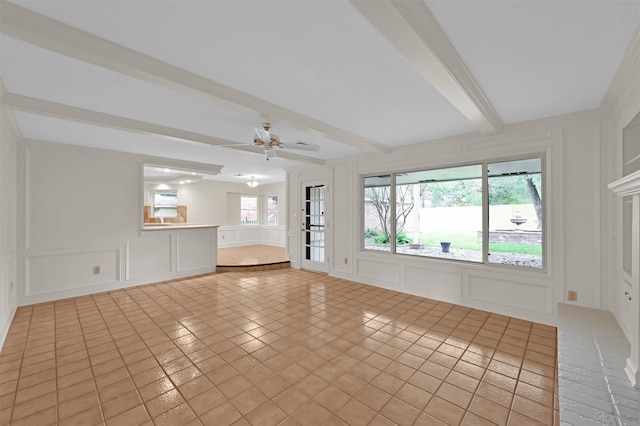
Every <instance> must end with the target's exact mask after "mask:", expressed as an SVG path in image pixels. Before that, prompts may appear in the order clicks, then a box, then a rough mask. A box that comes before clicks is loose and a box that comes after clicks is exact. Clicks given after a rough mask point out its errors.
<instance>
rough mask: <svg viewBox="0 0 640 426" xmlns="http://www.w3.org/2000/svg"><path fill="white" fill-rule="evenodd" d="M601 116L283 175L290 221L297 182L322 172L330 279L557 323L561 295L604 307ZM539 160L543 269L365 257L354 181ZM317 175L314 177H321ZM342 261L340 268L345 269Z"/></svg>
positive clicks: (295, 242)
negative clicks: (497, 161) (433, 169)
mask: <svg viewBox="0 0 640 426" xmlns="http://www.w3.org/2000/svg"><path fill="white" fill-rule="evenodd" d="M599 118H600V114H599V113H598V112H597V111H591V112H586V113H582V114H574V115H570V116H563V117H555V118H552V119H547V120H540V121H537V122H533V123H527V124H523V125H517V126H509V127H508V128H507V129H505V131H504V132H502V133H501V134H499V135H496V136H490V137H487V136H480V135H475V134H474V135H465V136H459V137H453V138H448V139H446V140H440V141H433V142H430V143H425V144H420V145H415V146H409V147H404V148H400V149H397V150H394V152H393V153H392V154H389V155H380V154H376V155H374V154H371V155H362V156H358V157H352V158H349V159H344V160H340V161H334V162H331V163H330V165H329V166H327V167H325V168H324V170H322V169H317V168H308V167H300V168H295V169H290V170H288V177H289V183H288V184H289V187H288V190H289V194H290V198H289V214H290V215H293V214H295V213H296V212H297V210H298V208H299V207H298V206H299V205H301V198H300V189H299V187H300V182H301V181H304V180H307V179H311V178H317V177H318V173H321V174H322V173H324V176H325V178H326V179H327V180H328V181H329V182H330V185H329V194H330V195H329V196H330V198H331V203H330V205H331V206H332V207H331V209H330V212H329V217H328V220H329V221H330V224H331V225H330V226H328V229H327V232H328V233H329V235H330V239H329V245H328V250H329V253H330V256H331V257H330V265H329V268H330V269H329V273H330V274H331V275H334V276H338V277H342V278H346V279H351V280H354V281H358V282H362V283H368V284H373V285H376V286H380V287H385V288H389V289H393V290H398V291H402V292H406V293H410V294H416V295H419V296H425V297H432V298H436V299H440V300H445V301H448V302H451V303H457V304H462V305H466V306H472V307H475V308H480V309H486V310H490V311H493V312H498V313H502V314H505V315H511V316H515V317H520V318H525V319H529V320H534V321H540V322H543V323H549V324H553V323H555V318H556V304H557V303H558V302H561V301H566V299H567V291H568V290H575V291H577V292H578V302H577V304H579V305H583V306H589V307H599V306H600V303H601V301H600V282H599V276H600V269H599V257H600V246H599V233H598V231H599V226H600V217H599V211H598V209H597V206H598V200H599V176H598V174H597V173H594V170H598V167H599V154H600V142H601V141H600V129H601V123H600V121H599ZM540 153H542V154H544V155H545V157H546V183H545V188H544V189H543V191H542V192H543V194H544V196H545V197H546V198H545V200H544V201H545V208H546V241H547V243H546V244H547V245H546V253H547V263H546V265H547V266H546V270H545V271H542V272H540V271H532V270H527V269H517V268H506V267H500V266H497V265H477V264H468V263H461V262H450V261H446V260H441V259H429V258H413V257H408V256H398V255H389V254H385V253H375V252H366V251H364V250H362V249H361V248H360V247H361V239H362V231H361V229H362V221H361V215H362V213H361V202H360V200H361V199H362V189H361V182H360V177H361V175H363V174H372V173H386V172H394V171H403V170H415V169H420V168H429V167H441V166H450V165H456V164H461V163H469V162H474V161H479V160H491V159H501V158H509V157H512V156H522V155H536V154H540ZM319 170H320V172H319ZM288 239H289V251H290V255H291V262H292V266H293V267H299V266H300V261H301V259H300V258H299V251H298V250H297V248H298V247H299V245H300V240H299V232H298V230H297V228H296V227H293V226H290V228H289V232H288ZM345 259H346V263H345Z"/></svg>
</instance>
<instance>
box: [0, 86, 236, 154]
mask: <svg viewBox="0 0 640 426" xmlns="http://www.w3.org/2000/svg"><path fill="white" fill-rule="evenodd" d="M0 102H1V103H2V106H4V107H7V108H10V109H12V110H16V111H22V112H27V113H32V114H38V115H43V116H47V117H54V118H61V119H63V120H69V121H75V122H78V123H85V124H92V125H97V126H101V127H108V128H111V129H117V130H126V131H128V132H133V133H140V134H144V135H152V136H157V137H161V138H165V139H172V140H176V139H177V140H180V141H186V142H197V143H203V144H207V145H214V146H217V145H241V144H240V143H238V142H237V141H232V140H228V139H220V138H216V137H213V136H208V135H203V134H200V133H194V132H189V131H186V130H180V129H176V128H173V127H167V126H160V125H158V124H153V123H147V122H144V121H138V120H132V119H130V118H125V117H120V116H116V115H111V114H105V113H102V112H97V111H91V110H88V109H83V108H78V107H73V106H70V105H64V104H60V103H56V102H50V101H45V100H42V99H36V98H31V97H28V96H22V95H16V94H13V93H8V92H5V93H3V94H2V97H1V98H0Z"/></svg>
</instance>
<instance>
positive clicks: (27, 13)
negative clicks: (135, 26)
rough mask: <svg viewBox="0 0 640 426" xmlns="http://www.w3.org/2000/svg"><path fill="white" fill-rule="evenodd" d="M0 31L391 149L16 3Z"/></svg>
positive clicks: (6, 10)
mask: <svg viewBox="0 0 640 426" xmlns="http://www.w3.org/2000/svg"><path fill="white" fill-rule="evenodd" d="M0 23H1V24H2V25H0V31H1V32H2V33H4V34H6V35H8V36H11V37H14V38H17V39H20V40H23V41H26V42H28V43H31V44H34V45H36V46H39V47H42V48H44V49H48V50H51V51H53V52H56V53H59V54H62V55H66V56H69V57H72V58H75V59H78V60H81V61H84V62H88V63H90V64H93V65H97V66H100V67H102V68H105V69H109V70H111V71H115V72H118V73H121V74H124V75H128V76H130V77H134V78H137V79H140V80H143V81H146V82H150V83H154V84H157V85H159V86H162V87H165V88H168V89H171V90H176V91H179V92H182V93H186V94H189V95H195V96H198V97H202V98H205V99H207V100H209V101H211V102H214V103H216V104H220V105H224V106H227V107H230V108H232V109H235V110H237V111H240V112H244V113H250V114H254V115H256V116H258V117H261V118H262V119H264V120H268V121H272V122H277V123H280V124H284V125H287V126H290V127H292V128H295V129H298V130H302V131H304V132H309V133H313V134H316V135H318V136H321V137H324V138H327V139H330V140H333V141H336V142H340V143H342V144H345V145H350V146H353V147H355V148H359V149H362V150H365V151H375V152H390V151H391V149H390V148H389V147H386V146H384V145H381V144H379V143H377V142H374V141H372V140H369V139H366V138H363V137H360V136H358V135H354V134H352V133H349V132H347V131H344V130H342V129H339V128H337V127H333V126H331V125H329V124H326V123H323V122H320V121H318V120H315V119H313V118H310V117H307V116H305V115H302V114H299V113H297V112H295V111H291V110H288V109H286V108H283V107H281V106H279V105H276V104H273V103H271V102H268V101H265V100H263V99H260V98H257V97H255V96H252V95H249V94H247V93H243V92H240V91H238V90H236V89H233V88H231V87H228V86H225V85H223V84H220V83H217V82H215V81H212V80H209V79H207V78H204V77H202V76H199V75H197V74H194V73H191V72H189V71H186V70H184V69H181V68H178V67H176V66H173V65H171V64H168V63H166V62H162V61H159V60H157V59H154V58H152V57H150V56H147V55H144V54H142V53H139V52H136V51H134V50H131V49H129V48H126V47H124V46H121V45H119V44H116V43H112V42H110V41H108V40H105V39H103V38H100V37H97V36H95V35H93V34H91V33H88V32H86V31H83V30H80V29H77V28H74V27H72V26H69V25H67V24H64V23H62V22H59V21H56V20H54V19H51V18H49V17H47V16H44V15H41V14H39V13H36V12H33V11H31V10H29V9H26V8H23V7H21V6H18V5H16V4H13V3H10V2H7V1H4V0H3V1H2V13H1V14H0Z"/></svg>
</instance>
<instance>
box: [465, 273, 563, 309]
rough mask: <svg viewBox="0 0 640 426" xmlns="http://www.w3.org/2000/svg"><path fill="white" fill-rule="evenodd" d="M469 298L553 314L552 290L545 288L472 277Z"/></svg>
mask: <svg viewBox="0 0 640 426" xmlns="http://www.w3.org/2000/svg"><path fill="white" fill-rule="evenodd" d="M469 297H470V298H472V299H476V300H482V301H485V302H491V303H498V304H501V305H505V306H513V307H517V308H522V309H528V310H530V311H535V312H542V313H551V312H553V309H552V306H551V300H552V289H551V288H550V287H545V286H539V285H533V284H525V283H517V282H513V281H503V280H499V279H495V278H485V277H478V276H473V275H471V276H469Z"/></svg>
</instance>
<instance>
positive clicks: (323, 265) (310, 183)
mask: <svg viewBox="0 0 640 426" xmlns="http://www.w3.org/2000/svg"><path fill="white" fill-rule="evenodd" d="M314 186H324V211H323V216H324V246H323V249H324V261H323V262H317V261H313V260H307V259H306V256H307V251H306V228H305V227H306V225H305V224H306V202H307V190H306V189H307V187H314ZM300 195H301V197H300V203H301V206H300V227H299V230H298V232H299V235H300V267H301V268H302V269H307V270H310V271H314V272H323V273H328V272H329V259H330V256H329V250H328V248H329V246H330V244H329V243H330V233H329V232H328V231H329V229H330V228H329V227H330V215H329V212H330V211H331V210H330V208H329V207H330V200H329V184H328V181H327V180H326V179H314V180H303V181H301V182H300Z"/></svg>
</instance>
